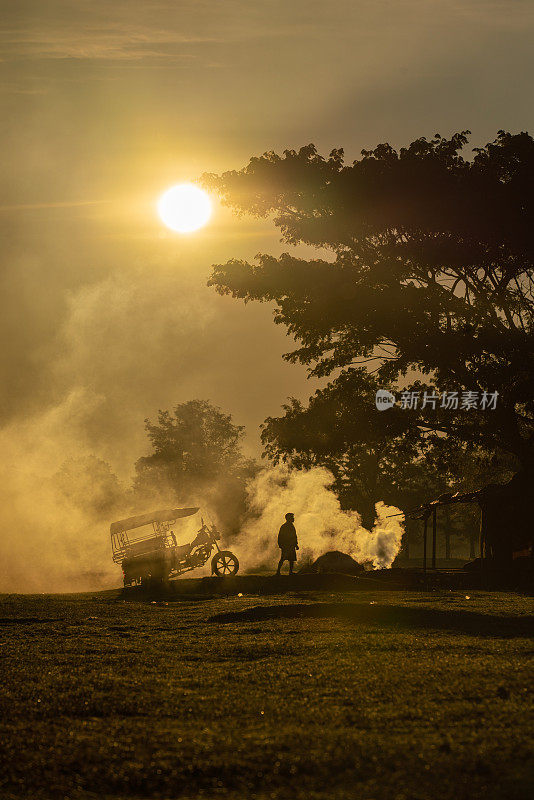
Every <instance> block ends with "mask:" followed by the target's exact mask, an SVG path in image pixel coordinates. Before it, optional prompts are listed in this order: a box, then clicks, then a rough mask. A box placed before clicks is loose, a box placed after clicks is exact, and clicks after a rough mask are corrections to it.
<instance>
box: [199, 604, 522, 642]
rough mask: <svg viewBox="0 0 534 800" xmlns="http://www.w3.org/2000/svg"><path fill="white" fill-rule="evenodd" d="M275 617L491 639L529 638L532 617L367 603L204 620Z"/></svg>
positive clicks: (277, 608) (280, 608) (268, 609)
mask: <svg viewBox="0 0 534 800" xmlns="http://www.w3.org/2000/svg"><path fill="white" fill-rule="evenodd" d="M277 619H341V620H345V621H348V622H354V623H356V624H362V623H363V624H368V625H382V626H384V627H389V628H397V629H399V628H402V629H410V628H424V629H428V630H445V631H452V632H456V633H463V634H467V635H469V636H490V637H495V638H514V637H529V638H530V637H532V635H533V634H534V618H533V617H530V616H529V617H503V616H497V615H491V614H480V613H478V612H475V611H464V610H461V609H458V610H453V609H451V610H442V609H435V608H407V607H406V606H395V605H374V604H373V605H371V604H369V603H292V604H280V605H272V606H254V607H253V608H248V609H245V610H244V611H229V612H227V613H224V614H215V615H214V616H212V617H210V618H209V619H208V622H219V623H223V624H224V623H229V622H246V623H249V622H262V621H268V620H277Z"/></svg>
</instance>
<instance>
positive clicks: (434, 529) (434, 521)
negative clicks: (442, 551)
mask: <svg viewBox="0 0 534 800" xmlns="http://www.w3.org/2000/svg"><path fill="white" fill-rule="evenodd" d="M437 516H438V514H437V509H436V508H435V507H434V508H433V509H432V569H436V538H437V527H438V526H437Z"/></svg>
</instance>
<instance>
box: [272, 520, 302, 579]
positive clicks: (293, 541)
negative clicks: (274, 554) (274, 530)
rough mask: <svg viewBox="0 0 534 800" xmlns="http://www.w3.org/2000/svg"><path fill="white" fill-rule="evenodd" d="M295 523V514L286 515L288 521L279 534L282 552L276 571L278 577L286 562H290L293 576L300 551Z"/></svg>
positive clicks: (279, 545) (290, 571)
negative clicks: (294, 565)
mask: <svg viewBox="0 0 534 800" xmlns="http://www.w3.org/2000/svg"><path fill="white" fill-rule="evenodd" d="M294 521H295V515H294V514H291V513H288V514H286V521H285V522H284V524H283V525H282V527H281V528H280V531H279V532H278V547H279V548H280V550H281V551H282V552H281V554H280V561H279V562H278V569H277V570H276V574H277V575H280V570H281V569H282V564H283V563H284V561H289V574H290V575H292V574H293V564H294V563H295V561H296V560H297V553H296V551H297V550H298V549H299V543H298V540H297V531H296V530H295V526H294V524H293V523H294Z"/></svg>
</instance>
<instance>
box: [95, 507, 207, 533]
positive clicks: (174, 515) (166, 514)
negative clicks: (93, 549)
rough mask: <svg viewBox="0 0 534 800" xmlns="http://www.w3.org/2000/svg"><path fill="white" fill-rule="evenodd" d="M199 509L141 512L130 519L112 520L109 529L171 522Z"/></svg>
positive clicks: (111, 530)
mask: <svg viewBox="0 0 534 800" xmlns="http://www.w3.org/2000/svg"><path fill="white" fill-rule="evenodd" d="M198 510H199V509H198V508H165V509H163V511H151V512H149V513H148V514H140V515H139V516H137V517H128V519H120V520H119V521H118V522H112V523H111V525H110V528H109V530H110V533H111V534H114V533H121V532H122V531H131V530H132V529H133V528H140V527H141V525H150V523H152V522H169V521H170V520H174V519H181V518H182V517H190V516H191V515H192V514H196V513H197V511H198Z"/></svg>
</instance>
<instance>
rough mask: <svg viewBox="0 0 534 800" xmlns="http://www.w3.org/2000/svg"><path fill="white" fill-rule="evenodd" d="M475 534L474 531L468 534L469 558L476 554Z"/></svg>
mask: <svg viewBox="0 0 534 800" xmlns="http://www.w3.org/2000/svg"><path fill="white" fill-rule="evenodd" d="M477 538H478V537H477V535H476V533H475V531H473V530H472V531H471V533H470V535H469V558H470V559H473V558H476V557H477V554H476V542H477Z"/></svg>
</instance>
